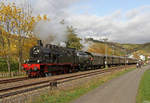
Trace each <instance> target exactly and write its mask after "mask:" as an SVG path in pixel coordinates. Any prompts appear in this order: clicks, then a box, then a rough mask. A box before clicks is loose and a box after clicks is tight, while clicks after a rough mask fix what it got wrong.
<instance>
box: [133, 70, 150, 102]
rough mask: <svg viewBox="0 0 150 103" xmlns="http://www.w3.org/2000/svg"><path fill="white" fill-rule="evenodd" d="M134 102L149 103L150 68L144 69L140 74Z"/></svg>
mask: <svg viewBox="0 0 150 103" xmlns="http://www.w3.org/2000/svg"><path fill="white" fill-rule="evenodd" d="M136 103H150V70H147V71H145V73H144V75H143V76H142V79H141V81H140V86H139V90H138V95H137V99H136Z"/></svg>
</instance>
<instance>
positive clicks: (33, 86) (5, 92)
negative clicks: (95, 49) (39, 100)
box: [0, 67, 124, 99]
mask: <svg viewBox="0 0 150 103" xmlns="http://www.w3.org/2000/svg"><path fill="white" fill-rule="evenodd" d="M123 68H124V67H119V68H118V67H116V68H113V69H101V70H95V71H92V72H87V73H81V74H73V75H71V76H64V77H58V78H54V79H50V80H45V81H41V82H35V83H30V84H25V85H20V86H15V87H10V88H5V89H0V99H2V98H5V97H9V96H14V95H17V94H21V93H26V92H30V91H33V90H37V89H41V88H45V87H53V86H56V87H57V86H58V85H59V84H61V83H65V82H69V81H73V80H77V79H81V78H85V77H90V76H95V75H99V74H102V73H106V72H111V71H114V70H120V69H123Z"/></svg>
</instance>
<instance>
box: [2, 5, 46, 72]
mask: <svg viewBox="0 0 150 103" xmlns="http://www.w3.org/2000/svg"><path fill="white" fill-rule="evenodd" d="M27 7H29V6H27ZM29 9H30V8H26V9H25V7H23V8H20V7H17V6H16V5H15V3H8V4H7V3H4V2H0V31H1V32H0V37H1V39H0V43H1V51H2V52H3V53H2V54H3V57H4V58H6V61H7V64H8V71H9V72H10V71H11V67H10V61H11V58H12V49H13V50H15V49H14V47H15V48H17V49H16V50H17V56H18V62H19V71H20V70H21V63H22V57H23V47H24V41H25V40H26V39H28V38H30V36H31V35H33V32H32V30H33V28H34V24H35V22H37V21H36V17H34V16H32V15H31V11H30V10H29ZM44 19H46V16H44Z"/></svg>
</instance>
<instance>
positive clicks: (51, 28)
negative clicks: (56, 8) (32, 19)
mask: <svg viewBox="0 0 150 103" xmlns="http://www.w3.org/2000/svg"><path fill="white" fill-rule="evenodd" d="M34 34H35V35H36V36H37V37H39V38H40V39H41V40H43V41H44V42H45V43H51V44H56V45H60V44H62V42H65V41H67V28H66V26H65V25H64V24H62V23H60V22H58V21H57V20H52V21H44V20H43V21H40V22H38V23H37V24H36V25H35V28H34Z"/></svg>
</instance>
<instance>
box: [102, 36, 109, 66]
mask: <svg viewBox="0 0 150 103" xmlns="http://www.w3.org/2000/svg"><path fill="white" fill-rule="evenodd" d="M103 40H104V42H105V68H108V65H107V51H108V50H107V49H108V48H107V41H108V38H104V39H103Z"/></svg>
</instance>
